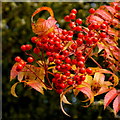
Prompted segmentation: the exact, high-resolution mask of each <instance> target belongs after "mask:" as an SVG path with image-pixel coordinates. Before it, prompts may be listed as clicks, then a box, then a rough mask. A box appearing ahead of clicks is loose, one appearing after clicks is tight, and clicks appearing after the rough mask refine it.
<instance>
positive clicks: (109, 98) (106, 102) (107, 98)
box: [104, 88, 118, 109]
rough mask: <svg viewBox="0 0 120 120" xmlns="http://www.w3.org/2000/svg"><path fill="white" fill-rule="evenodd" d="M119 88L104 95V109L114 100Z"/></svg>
mask: <svg viewBox="0 0 120 120" xmlns="http://www.w3.org/2000/svg"><path fill="white" fill-rule="evenodd" d="M117 94H118V93H117V90H116V89H115V88H113V89H112V90H111V91H109V92H108V93H107V94H106V95H105V97H104V109H105V108H106V107H107V106H108V105H109V104H110V103H111V102H112V100H113V99H114V98H115V97H116V96H117Z"/></svg>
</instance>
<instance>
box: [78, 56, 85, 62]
mask: <svg viewBox="0 0 120 120" xmlns="http://www.w3.org/2000/svg"><path fill="white" fill-rule="evenodd" d="M77 59H78V60H79V61H82V62H85V57H84V56H78V57H77Z"/></svg>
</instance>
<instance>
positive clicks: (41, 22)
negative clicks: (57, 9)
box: [31, 7, 57, 36]
mask: <svg viewBox="0 0 120 120" xmlns="http://www.w3.org/2000/svg"><path fill="white" fill-rule="evenodd" d="M43 10H47V11H48V12H49V13H50V15H51V17H49V18H48V19H47V20H45V19H42V18H39V19H38V20H37V22H36V23H35V22H33V17H34V16H35V15H36V14H37V13H39V12H41V11H43ZM31 21H32V29H33V32H34V33H36V34H38V35H40V36H41V35H44V34H48V33H49V32H52V31H53V30H54V28H55V24H56V22H57V21H56V20H55V19H54V13H53V11H52V9H51V8H50V7H41V8H38V9H37V10H36V11H35V12H34V13H33V15H32V17H31Z"/></svg>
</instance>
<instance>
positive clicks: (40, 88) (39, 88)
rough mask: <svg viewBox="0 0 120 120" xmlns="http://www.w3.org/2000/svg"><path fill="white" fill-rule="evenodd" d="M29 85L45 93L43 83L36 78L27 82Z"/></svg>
mask: <svg viewBox="0 0 120 120" xmlns="http://www.w3.org/2000/svg"><path fill="white" fill-rule="evenodd" d="M26 83H27V85H29V86H31V87H32V88H34V89H35V90H37V91H38V92H40V93H41V94H44V91H43V88H42V87H43V85H42V84H41V83H40V82H38V81H35V80H31V81H29V82H26Z"/></svg>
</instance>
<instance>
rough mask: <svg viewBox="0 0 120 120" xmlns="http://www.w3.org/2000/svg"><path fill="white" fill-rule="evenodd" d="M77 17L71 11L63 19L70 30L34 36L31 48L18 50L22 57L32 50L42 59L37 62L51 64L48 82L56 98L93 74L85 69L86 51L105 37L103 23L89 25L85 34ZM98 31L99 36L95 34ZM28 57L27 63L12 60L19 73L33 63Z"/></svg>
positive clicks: (27, 46) (92, 11)
mask: <svg viewBox="0 0 120 120" xmlns="http://www.w3.org/2000/svg"><path fill="white" fill-rule="evenodd" d="M89 12H90V13H94V12H95V10H94V9H90V10H89ZM76 14H77V10H76V9H72V10H71V12H70V14H69V15H66V16H65V17H64V19H65V21H66V22H69V27H70V30H68V31H67V30H60V31H59V30H58V32H55V31H53V32H50V33H48V34H46V35H44V36H39V35H38V36H34V37H32V38H31V42H32V43H34V44H35V47H34V48H32V46H31V45H30V44H26V45H22V46H21V50H22V51H24V52H25V53H27V52H28V51H29V50H31V51H32V52H33V53H34V54H36V55H38V57H39V56H41V57H40V60H41V59H42V60H44V59H47V60H48V61H49V63H47V67H49V66H50V63H52V62H53V63H54V65H55V67H54V68H53V71H52V72H53V78H52V80H51V82H52V83H54V87H55V89H56V92H57V93H59V94H60V93H62V91H63V90H64V89H65V88H67V87H68V86H71V85H80V84H81V83H82V81H84V80H85V78H86V77H85V76H86V74H92V70H91V69H90V68H86V66H85V62H86V57H85V56H86V54H87V52H88V51H87V48H91V46H93V45H94V44H96V43H97V42H98V41H99V39H101V38H105V37H106V33H105V32H104V29H107V24H108V23H107V22H106V21H105V22H104V23H103V24H101V25H98V24H96V23H93V24H90V25H89V26H88V29H89V30H86V29H84V27H82V26H81V24H82V20H81V19H80V18H78V19H76ZM95 30H96V31H95ZM98 30H102V32H100V33H99V34H97V31H98ZM43 54H44V55H43ZM27 55H29V57H28V58H27V60H26V62H25V61H23V60H22V59H21V58H20V57H19V56H17V57H16V58H15V61H16V62H18V65H17V67H16V70H17V71H18V72H19V71H21V70H22V69H23V68H24V66H25V65H26V63H32V62H33V61H36V60H35V58H33V57H32V54H27ZM43 57H44V58H43ZM43 66H44V65H43ZM44 67H46V66H44Z"/></svg>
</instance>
